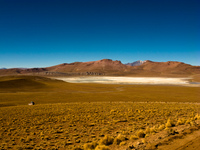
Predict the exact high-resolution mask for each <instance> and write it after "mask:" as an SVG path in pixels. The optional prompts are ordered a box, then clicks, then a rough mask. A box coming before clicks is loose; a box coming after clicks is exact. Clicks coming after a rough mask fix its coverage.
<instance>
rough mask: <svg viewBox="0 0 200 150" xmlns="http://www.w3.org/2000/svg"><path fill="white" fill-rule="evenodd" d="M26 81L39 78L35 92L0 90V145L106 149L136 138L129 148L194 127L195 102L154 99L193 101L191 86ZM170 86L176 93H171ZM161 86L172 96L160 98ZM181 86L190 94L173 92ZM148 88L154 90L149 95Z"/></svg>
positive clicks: (197, 107) (181, 90)
mask: <svg viewBox="0 0 200 150" xmlns="http://www.w3.org/2000/svg"><path fill="white" fill-rule="evenodd" d="M16 78H19V77H16ZM6 80H7V79H5V78H4V81H6ZM12 80H15V79H13V78H12ZM29 80H33V81H34V82H30V83H31V84H34V85H35V80H37V82H39V83H42V87H41V88H40V89H39V91H37V89H36V88H34V87H32V86H31V87H30V86H29V85H26V86H25V87H21V88H20V89H17V88H15V87H12V88H8V90H7V91H6V90H5V88H4V91H3V90H1V93H0V106H3V107H0V135H1V136H0V149H36V150H37V149H48V148H51V149H73V150H90V149H91V150H111V149H117V148H119V147H123V146H124V147H125V146H128V143H131V142H132V143H134V142H136V144H135V145H134V144H133V146H132V147H137V146H138V145H144V144H147V146H149V147H155V145H154V144H153V143H149V141H148V138H150V137H151V136H153V135H155V134H157V133H159V132H166V133H167V135H168V136H172V135H173V136H174V135H176V137H174V138H177V137H180V138H181V137H182V136H183V135H185V134H189V133H191V132H192V131H193V130H196V129H198V126H197V121H199V120H200V115H199V113H200V105H198V104H192V103H179V102H173V103H168V102H155V101H156V100H157V101H167V99H168V100H169V101H170V98H171V97H173V96H177V97H176V98H174V99H176V101H178V98H180V99H181V100H182V101H183V102H184V101H185V100H186V99H190V98H191V99H190V100H191V101H193V100H194V99H193V98H194V97H195V96H197V95H198V94H197V93H195V90H197V89H196V88H193V87H190V88H191V89H190V88H189V87H175V86H172V87H167V86H166V87H165V86H136V85H135V86H134V85H123V86H122V85H106V86H105V85H96V84H79V85H77V84H68V83H63V82H60V81H52V80H50V79H46V78H45V79H44V78H42V77H38V78H36V77H35V78H32V77H27V81H29ZM1 81H3V79H1ZM17 82H18V80H17ZM40 85H41V84H37V86H40ZM27 87H28V88H27ZM152 87H154V88H152ZM119 88H120V90H119ZM176 88H177V90H178V93H179V94H177V93H176V92H174V93H173V92H172V91H173V90H174V89H176ZM0 89H2V87H0ZM122 89H123V90H122ZM188 89H189V90H188ZM134 90H135V91H134ZM149 90H150V91H149ZM164 90H167V91H168V92H169V91H171V93H172V95H166V97H165V98H163V97H162V96H163V95H164V93H166V92H165V91H164ZM186 90H188V91H187V92H189V93H191V94H196V95H193V96H194V97H193V96H191V95H188V96H186V97H184V98H183V99H182V98H181V97H179V96H180V95H181V94H182V93H184V92H185V91H186ZM144 91H145V92H146V93H145V92H144ZM152 91H153V93H154V94H155V93H156V95H153V94H150V92H152ZM137 92H138V94H136V93H137ZM187 92H186V93H187ZM102 93H103V94H102ZM134 94H135V95H134ZM187 94H188V93H187ZM147 97H149V99H148V100H149V102H146V101H147V100H146V99H145V98H147ZM159 98H161V100H158V99H159ZM30 99H31V100H33V99H36V101H35V102H36V105H34V106H28V105H27V104H28V102H30V101H31V100H30ZM126 99H127V101H126ZM144 99H145V101H144ZM152 99H155V100H152ZM94 101H96V102H94ZM141 101H144V102H141ZM188 101H189V100H188ZM67 102H68V103H67ZM193 102H195V101H193ZM13 104H14V106H13ZM22 104H25V105H22ZM8 106H10V107H8ZM179 126H186V127H188V130H184V132H183V134H182V135H181V134H180V135H179V136H178V135H177V134H178V132H177V131H176V130H175V129H174V128H176V127H179ZM169 139H170V138H169ZM137 143H138V145H137ZM141 143H142V144H141Z"/></svg>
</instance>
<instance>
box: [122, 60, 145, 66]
mask: <svg viewBox="0 0 200 150" xmlns="http://www.w3.org/2000/svg"><path fill="white" fill-rule="evenodd" d="M145 62H147V60H144V61H142V60H137V61H134V62H132V63H127V64H125V65H128V66H140V65H142V64H143V63H145Z"/></svg>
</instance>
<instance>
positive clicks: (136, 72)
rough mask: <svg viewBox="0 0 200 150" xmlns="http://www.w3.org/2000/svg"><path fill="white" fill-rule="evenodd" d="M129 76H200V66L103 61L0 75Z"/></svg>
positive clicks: (6, 71) (171, 62)
mask: <svg viewBox="0 0 200 150" xmlns="http://www.w3.org/2000/svg"><path fill="white" fill-rule="evenodd" d="M16 74H18V75H20V74H22V75H23V74H27V75H61V76H65V75H66V76H67V75H116V76H117V75H118V76H122V75H128V76H190V75H195V74H200V66H192V65H189V64H185V63H182V62H176V61H168V62H153V61H146V62H144V63H143V64H141V65H139V66H129V65H125V64H122V63H121V61H117V60H116V61H113V60H111V59H102V60H98V61H90V62H74V63H69V64H68V63H63V64H60V65H56V66H51V67H47V68H29V69H19V68H14V69H1V70H0V75H16Z"/></svg>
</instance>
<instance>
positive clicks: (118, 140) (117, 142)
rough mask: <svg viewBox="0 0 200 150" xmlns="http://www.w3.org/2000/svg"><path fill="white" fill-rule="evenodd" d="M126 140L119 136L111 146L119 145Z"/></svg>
mask: <svg viewBox="0 0 200 150" xmlns="http://www.w3.org/2000/svg"><path fill="white" fill-rule="evenodd" d="M125 140H126V137H125V136H123V135H121V134H119V135H118V136H117V137H116V138H115V139H114V142H113V144H117V145H119V144H120V143H121V142H123V141H125Z"/></svg>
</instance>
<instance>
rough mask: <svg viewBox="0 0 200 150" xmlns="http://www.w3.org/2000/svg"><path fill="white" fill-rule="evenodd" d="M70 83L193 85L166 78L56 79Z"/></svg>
mask: <svg viewBox="0 0 200 150" xmlns="http://www.w3.org/2000/svg"><path fill="white" fill-rule="evenodd" d="M56 79H58V80H63V81H66V82H70V83H102V84H159V85H162V84H164V85H186V86H187V85H188V86H189V85H192V86H199V84H196V83H195V84H194V83H191V82H189V79H190V78H166V77H105V76H104V77H60V78H56Z"/></svg>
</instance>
